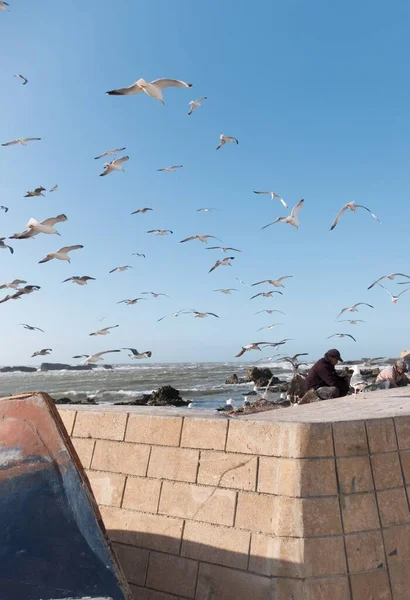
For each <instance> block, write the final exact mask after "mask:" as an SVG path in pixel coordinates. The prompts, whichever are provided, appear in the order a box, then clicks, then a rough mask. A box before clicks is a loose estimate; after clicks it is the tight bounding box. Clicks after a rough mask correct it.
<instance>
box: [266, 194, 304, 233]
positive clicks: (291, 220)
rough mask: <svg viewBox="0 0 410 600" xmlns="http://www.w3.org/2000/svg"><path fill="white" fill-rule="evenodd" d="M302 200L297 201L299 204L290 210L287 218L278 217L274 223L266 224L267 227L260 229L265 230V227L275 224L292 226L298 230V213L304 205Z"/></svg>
mask: <svg viewBox="0 0 410 600" xmlns="http://www.w3.org/2000/svg"><path fill="white" fill-rule="evenodd" d="M304 202H305V201H304V200H303V198H302V200H299V202H298V203H297V204H296V205H295V206H294V207H293V208H292V211H291V213H290V215H289V216H288V217H278V218H277V219H276V220H275V221H272V223H268V224H267V225H264V226H263V227H262V229H266V228H267V227H270V226H271V225H274V224H275V223H281V222H282V223H287V224H288V225H293V227H296V229H299V225H300V223H299V219H298V213H299V211H300V209H301V208H302V206H303V204H304Z"/></svg>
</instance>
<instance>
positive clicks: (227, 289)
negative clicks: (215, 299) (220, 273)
mask: <svg viewBox="0 0 410 600" xmlns="http://www.w3.org/2000/svg"><path fill="white" fill-rule="evenodd" d="M212 291H213V292H221V294H225V295H227V296H231V292H239V290H237V289H236V288H219V289H218V290H212Z"/></svg>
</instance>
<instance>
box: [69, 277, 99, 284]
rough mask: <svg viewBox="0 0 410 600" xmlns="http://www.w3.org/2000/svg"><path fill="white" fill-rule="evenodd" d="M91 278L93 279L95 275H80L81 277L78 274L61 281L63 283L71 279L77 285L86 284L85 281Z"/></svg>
mask: <svg viewBox="0 0 410 600" xmlns="http://www.w3.org/2000/svg"><path fill="white" fill-rule="evenodd" d="M91 280H92V281H95V277H90V276H89V275H81V277H79V276H78V275H73V277H68V278H67V279H64V281H63V283H65V282H66V281H72V282H73V283H76V284H77V285H87V283H88V282H89V281H91Z"/></svg>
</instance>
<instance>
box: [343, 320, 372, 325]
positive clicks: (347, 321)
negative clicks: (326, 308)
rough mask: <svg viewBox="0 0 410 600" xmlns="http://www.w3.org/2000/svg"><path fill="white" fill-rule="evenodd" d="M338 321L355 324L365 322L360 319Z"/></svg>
mask: <svg viewBox="0 0 410 600" xmlns="http://www.w3.org/2000/svg"><path fill="white" fill-rule="evenodd" d="M337 322H338V323H349V324H350V325H357V324H358V323H366V321H363V320H362V319H342V320H341V321H337Z"/></svg>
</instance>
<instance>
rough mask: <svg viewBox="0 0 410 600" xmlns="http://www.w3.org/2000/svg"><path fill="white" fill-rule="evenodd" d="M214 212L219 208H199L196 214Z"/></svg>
mask: <svg viewBox="0 0 410 600" xmlns="http://www.w3.org/2000/svg"><path fill="white" fill-rule="evenodd" d="M213 210H219V208H197V209H196V212H212V211H213Z"/></svg>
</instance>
